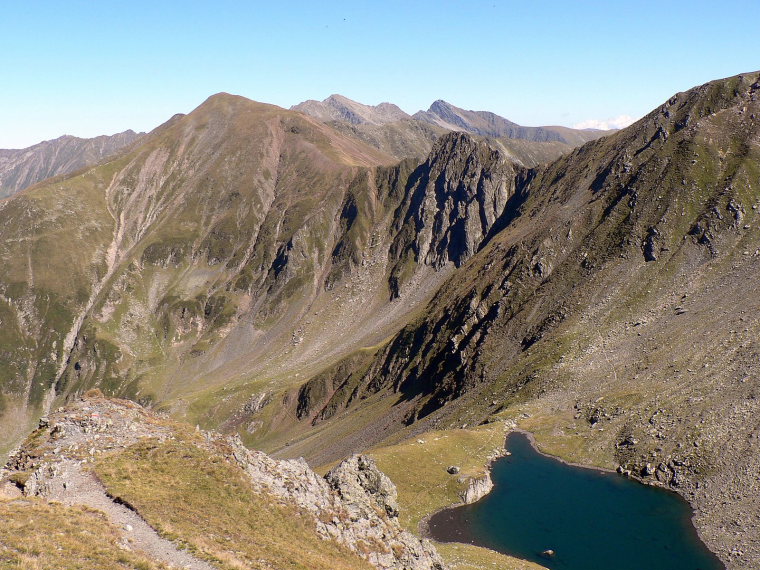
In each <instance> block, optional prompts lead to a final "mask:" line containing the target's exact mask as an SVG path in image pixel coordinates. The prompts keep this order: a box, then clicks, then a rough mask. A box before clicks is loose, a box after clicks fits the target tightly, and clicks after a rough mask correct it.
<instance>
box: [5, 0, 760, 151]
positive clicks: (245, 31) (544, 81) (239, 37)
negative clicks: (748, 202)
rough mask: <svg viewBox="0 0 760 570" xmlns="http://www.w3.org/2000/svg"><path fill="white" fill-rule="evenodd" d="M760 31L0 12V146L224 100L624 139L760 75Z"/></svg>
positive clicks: (486, 15) (413, 12)
mask: <svg viewBox="0 0 760 570" xmlns="http://www.w3.org/2000/svg"><path fill="white" fill-rule="evenodd" d="M758 22H760V1H758V0H723V1H722V2H720V3H718V2H715V1H714V0H713V1H709V2H707V1H703V0H691V1H682V0H669V1H668V2H654V1H648V0H644V1H627V2H622V1H621V2H618V1H615V0H608V1H584V0H576V1H574V2H569V1H567V0H563V1H555V0H544V1H542V0H533V1H527V0H523V1H520V2H518V1H498V0H489V1H479V0H469V1H467V2H454V1H439V2H432V1H409V0H407V1H403V2H397V1H395V0H390V1H374V2H368V1H361V0H354V1H353V2H330V1H327V0H324V1H322V2H314V1H303V2H301V1H293V2H288V1H286V0H281V1H280V2H272V1H271V0H270V1H267V2H257V1H243V0H240V1H230V0H215V1H214V2H210V1H207V2H206V1H204V2H201V1H194V0H184V1H172V0H152V1H143V0H129V1H125V0H109V1H107V2H94V1H92V0H87V1H75V0H71V1H69V0H57V1H36V2H35V1H33V0H30V1H29V2H18V1H15V0H0V148H23V147H26V146H30V145H32V144H35V143H37V142H40V141H42V140H48V139H52V138H56V137H58V136H61V135H63V134H70V135H75V136H82V137H92V136H96V135H99V134H113V133H115V132H119V131H123V130H126V129H133V130H136V131H148V130H151V129H153V128H155V127H156V126H158V125H159V124H161V123H162V122H164V121H166V120H167V119H169V118H170V117H171V116H172V115H174V114H175V113H187V112H189V111H191V110H192V109H193V108H195V107H197V106H198V105H200V104H201V103H202V102H203V101H204V100H205V99H206V98H207V97H209V96H210V95H212V94H214V93H218V92H220V91H226V92H228V93H235V94H238V95H243V96H245V97H248V98H250V99H254V100H257V101H263V102H266V103H273V104H276V105H280V106H283V107H289V106H291V105H294V104H296V103H299V102H301V101H303V100H306V99H318V100H321V99H324V98H326V97H327V96H329V95H330V94H332V93H340V94H342V95H345V96H346V97H349V98H351V99H354V100H357V101H360V102H362V103H366V104H373V105H374V104H377V103H380V102H383V101H390V102H393V103H396V104H397V105H399V106H400V107H401V108H402V109H404V110H405V111H407V112H408V113H414V112H415V111H418V110H420V109H427V108H428V107H429V105H430V104H431V103H432V102H433V101H434V100H436V99H445V100H446V101H449V102H450V103H452V104H454V105H457V106H459V107H464V108H465V109H473V110H489V111H493V112H495V113H497V114H499V115H502V116H504V117H506V118H508V119H510V120H512V121H514V122H516V123H519V124H522V125H530V126H534V125H555V124H560V125H567V126H579V127H581V128H582V127H605V126H624V125H625V124H627V123H628V122H630V121H632V120H634V119H637V118H639V117H641V116H643V115H644V114H646V113H647V112H649V111H650V110H651V109H653V108H655V107H656V106H658V105H659V104H661V103H662V102H663V101H665V100H666V99H668V98H669V97H670V96H671V95H672V94H674V93H676V92H678V91H684V90H686V89H689V88H691V87H693V86H695V85H699V84H701V83H704V82H706V81H710V80H712V79H718V78H721V77H728V76H731V75H735V74H738V73H742V72H749V71H755V70H757V69H760V41H758V36H757V24H758Z"/></svg>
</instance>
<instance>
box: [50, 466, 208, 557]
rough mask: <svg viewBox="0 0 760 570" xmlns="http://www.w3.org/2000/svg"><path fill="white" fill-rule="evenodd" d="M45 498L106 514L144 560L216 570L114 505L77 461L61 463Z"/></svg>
mask: <svg viewBox="0 0 760 570" xmlns="http://www.w3.org/2000/svg"><path fill="white" fill-rule="evenodd" d="M45 496H46V497H47V498H48V499H49V500H54V501H60V502H61V503H63V504H65V505H85V506H88V507H92V508H94V509H97V510H99V511H102V512H103V513H105V514H106V516H107V517H108V518H109V520H110V521H111V522H112V523H113V524H115V525H116V526H118V527H119V528H120V529H121V530H122V536H123V543H124V545H125V546H127V547H128V548H130V549H132V550H140V551H142V552H143V553H145V554H146V555H147V556H148V557H150V558H153V559H155V560H160V561H161V562H164V563H166V564H169V565H170V566H171V567H172V568H183V569H187V570H216V567H215V566H212V565H210V564H209V563H207V562H204V561H203V560H199V559H198V558H196V557H195V556H193V555H192V554H190V553H189V552H187V551H186V550H180V549H179V548H177V547H176V546H175V545H174V544H173V543H172V542H170V541H168V540H166V539H164V538H161V537H160V536H159V535H158V533H157V532H156V531H155V530H154V529H153V528H152V527H151V526H150V525H149V524H148V523H147V522H145V520H143V518H142V517H140V515H139V514H137V513H136V512H135V511H132V510H130V509H129V508H128V507H126V506H124V505H120V504H118V503H116V502H114V501H113V500H112V499H111V498H109V497H108V495H107V494H106V490H105V488H104V487H103V485H102V484H101V483H100V482H99V481H98V480H97V479H96V478H95V477H94V475H93V474H92V473H88V472H86V471H83V470H82V468H81V466H80V465H79V463H78V462H75V461H63V462H61V463H60V464H59V474H58V476H56V477H55V478H54V479H52V480H50V481H48V482H47V489H46V492H45Z"/></svg>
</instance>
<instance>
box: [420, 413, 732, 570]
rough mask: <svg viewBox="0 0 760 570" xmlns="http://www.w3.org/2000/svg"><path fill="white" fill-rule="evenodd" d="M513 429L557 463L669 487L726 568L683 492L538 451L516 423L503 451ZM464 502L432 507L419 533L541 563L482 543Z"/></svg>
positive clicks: (491, 467)
mask: <svg viewBox="0 0 760 570" xmlns="http://www.w3.org/2000/svg"><path fill="white" fill-rule="evenodd" d="M513 433H518V434H520V435H522V436H523V437H524V438H525V440H526V441H527V443H528V444H529V447H530V448H531V450H532V451H533V452H534V453H535V454H537V455H538V456H540V457H543V458H545V459H549V460H553V461H555V462H557V463H559V464H562V465H564V466H568V467H571V468H576V469H580V470H582V471H585V472H594V473H597V474H599V475H604V476H608V475H609V474H614V475H617V476H618V477H619V479H620V480H628V481H635V482H636V483H641V484H643V486H644V487H649V488H653V489H662V490H667V491H669V493H668V494H669V495H671V496H674V498H676V497H677V498H678V500H679V501H680V502H681V503H682V505H683V506H684V507H686V506H687V507H688V513H689V516H688V522H689V526H690V527H691V529H692V530H693V531H694V536H695V537H696V538H697V539H698V542H699V543H700V544H701V545H702V546H703V547H704V548H705V549H706V550H707V551H708V552H709V553H710V555H711V556H712V557H713V558H714V560H715V562H719V563H720V564H721V565H722V567H723V568H725V565H724V562H723V561H722V560H720V559H719V558H718V557H717V554H716V553H715V552H713V551H712V550H710V549H709V548H707V545H706V543H705V542H704V541H703V540H702V538H701V536H700V533H699V531H698V529H697V527H696V525H695V524H694V518H695V509H694V507H693V506H692V504H691V502H690V501H688V500H687V499H686V498H685V497H684V496H683V495H681V494H680V493H678V492H677V491H675V490H673V489H670V488H668V487H665V486H662V485H657V484H653V483H651V482H648V481H644V480H641V479H640V478H638V477H635V476H633V477H630V476H628V477H626V476H624V475H622V474H620V473H619V472H618V471H616V470H613V469H610V468H606V467H599V466H589V465H583V464H580V463H575V462H572V461H567V460H565V459H563V458H560V457H557V456H555V455H551V454H549V453H545V452H543V451H541V449H540V448H539V446H538V443H537V440H536V438H535V436H534V434H533V433H531V432H528V431H526V430H523V429H519V428H516V427H515V428H513V429H510V430H509V431H508V432H507V433H506V434H505V442H504V449H505V451H509V450H508V448H507V440H508V439H509V437H510V436H511V435H512V434H513ZM523 447H525V445H524V443H523ZM503 457H504V456H502V457H496V458H494V459H492V460H491V461H489V462H488V464H487V465H486V469H487V471H488V474H489V476H490V477H491V478H492V479H494V482H496V478H494V475H493V474H494V464H495V462H496V461H497V460H499V459H502V458H503ZM492 493H493V489H492V490H491V491H490V492H489V494H487V495H485V496H484V497H482V498H481V499H480V500H479V501H477V502H476V503H478V502H480V501H483V500H485V499H486V498H487V497H489V496H490V495H491V494H492ZM476 503H473V504H476ZM463 506H465V503H464V502H458V503H455V504H452V505H449V506H447V507H445V508H442V509H439V510H437V511H435V512H433V513H430V514H429V515H427V516H425V517H424V518H423V519H422V520H421V521H420V524H419V527H418V530H419V533H420V535H421V536H422V537H424V538H428V539H430V540H433V541H436V542H441V543H451V542H459V543H463V544H470V545H475V546H479V547H481V548H486V549H488V550H492V551H494V552H498V553H501V554H505V555H508V556H511V557H514V558H517V559H520V560H525V561H528V562H531V563H534V564H542V562H541V561H540V560H536V559H535V557H534V558H529V557H527V556H525V555H521V554H520V553H517V552H511V551H510V549H509V548H507V547H505V548H493V547H492V546H486V545H485V544H484V542H486V541H487V539H486V538H483V537H479V536H475V533H474V531H473V529H472V525H471V522H470V520H469V519H468V518H467V517H468V516H469V514H467V512H466V511H462V510H459V511H457V509H461V507H463ZM448 511H450V512H451V513H450V517H449V518H448V519H446V518H444V517H445V515H444V513H446V512H448ZM684 514H686V513H684ZM434 518H437V519H438V521H437V522H436V525H437V527H436V531H435V535H434V533H433V532H432V531H431V527H430V523H431V521H432V520H434ZM686 519H687V517H683V519H682V520H686ZM547 562H549V559H547V560H545V561H544V562H543V564H546V563H547Z"/></svg>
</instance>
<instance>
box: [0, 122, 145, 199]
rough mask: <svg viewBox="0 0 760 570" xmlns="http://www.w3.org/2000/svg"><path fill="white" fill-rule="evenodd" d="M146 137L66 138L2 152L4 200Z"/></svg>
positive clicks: (0, 167)
mask: <svg viewBox="0 0 760 570" xmlns="http://www.w3.org/2000/svg"><path fill="white" fill-rule="evenodd" d="M143 134H144V133H135V132H134V131H124V132H123V133H118V134H115V135H111V136H100V137H95V138H92V139H81V138H77V137H72V136H63V137H60V138H57V139H55V140H51V141H44V142H41V143H39V144H36V145H34V146H31V147H29V148H24V149H19V150H0V199H2V198H6V197H8V196H11V195H13V194H15V193H16V192H19V191H20V190H23V189H24V188H27V187H29V186H32V185H34V184H36V183H37V182H40V181H42V180H44V179H46V178H52V177H53V176H58V175H61V174H69V173H71V172H74V171H76V170H79V169H81V168H84V167H86V166H92V165H93V164H97V163H98V162H100V161H102V160H103V159H105V158H107V157H108V156H111V155H113V154H115V153H117V152H119V151H120V150H122V149H124V148H125V147H128V146H129V145H131V144H133V143H134V142H135V141H137V140H138V139H139V138H140V137H141V136H142V135H143Z"/></svg>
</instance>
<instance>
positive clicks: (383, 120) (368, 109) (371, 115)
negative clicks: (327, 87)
mask: <svg viewBox="0 0 760 570" xmlns="http://www.w3.org/2000/svg"><path fill="white" fill-rule="evenodd" d="M290 109H291V110H292V111H298V112H301V113H305V114H307V115H310V116H312V117H314V118H315V119H318V120H320V121H344V122H347V123H351V124H354V125H363V124H370V125H384V124H387V123H394V122H396V121H403V120H405V119H409V118H410V117H409V115H408V114H407V113H405V112H404V111H402V110H401V109H399V108H398V107H397V106H396V105H394V104H393V103H380V104H379V105H365V104H363V103H359V102H357V101H354V100H352V99H349V98H348V97H345V96H344V95H340V94H338V93H334V94H332V95H330V96H329V97H328V98H327V99H325V100H324V101H315V100H313V99H310V100H308V101H304V102H303V103H299V104H298V105H293V106H292V107H291V108H290Z"/></svg>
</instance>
